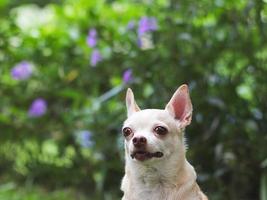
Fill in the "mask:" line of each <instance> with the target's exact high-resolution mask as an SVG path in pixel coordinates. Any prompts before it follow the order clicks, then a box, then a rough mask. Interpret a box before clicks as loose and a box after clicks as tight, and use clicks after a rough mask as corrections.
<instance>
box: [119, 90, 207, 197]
mask: <svg viewBox="0 0 267 200" xmlns="http://www.w3.org/2000/svg"><path fill="white" fill-rule="evenodd" d="M126 105H127V114H128V118H127V119H126V121H125V122H124V125H123V129H122V133H123V135H124V137H125V160H126V165H125V176H124V178H123V180H122V185H121V190H122V191H123V192H124V196H123V198H122V200H208V198H207V197H206V196H205V195H204V194H203V193H202V191H201V190H200V188H199V186H198V184H197V183H196V172H195V170H194V168H193V167H192V166H191V165H190V164H189V162H188V161H187V160H186V157H185V153H186V147H185V142H184V129H185V127H186V126H187V125H189V124H190V122H191V117H192V110H193V109H192V104H191V100H190V96H189V92H188V87H187V85H182V86H180V87H179V88H178V89H177V91H176V92H175V93H174V95H173V97H172V98H171V100H170V101H169V103H168V104H167V105H166V107H165V109H164V110H159V109H145V110H140V109H139V107H138V106H137V104H136V102H135V100H134V95H133V92H132V90H131V89H128V91H127V95H126Z"/></svg>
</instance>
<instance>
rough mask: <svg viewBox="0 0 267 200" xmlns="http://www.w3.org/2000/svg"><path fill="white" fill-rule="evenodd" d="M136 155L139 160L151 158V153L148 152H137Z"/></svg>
mask: <svg viewBox="0 0 267 200" xmlns="http://www.w3.org/2000/svg"><path fill="white" fill-rule="evenodd" d="M134 157H135V159H137V160H140V161H144V160H146V159H148V158H150V155H149V153H148V152H136V153H135V155H134Z"/></svg>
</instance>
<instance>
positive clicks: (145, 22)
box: [137, 17, 158, 37]
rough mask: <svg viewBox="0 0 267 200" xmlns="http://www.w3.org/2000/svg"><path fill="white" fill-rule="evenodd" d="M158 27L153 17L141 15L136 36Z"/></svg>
mask: <svg viewBox="0 0 267 200" xmlns="http://www.w3.org/2000/svg"><path fill="white" fill-rule="evenodd" d="M157 29H158V25H157V20H156V18H154V17H142V18H141V19H140V21H139V24H138V30H137V32H138V36H139V37H140V36H142V35H143V34H145V33H147V32H151V31H155V30H157Z"/></svg>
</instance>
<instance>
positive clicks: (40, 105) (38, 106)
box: [28, 98, 47, 117]
mask: <svg viewBox="0 0 267 200" xmlns="http://www.w3.org/2000/svg"><path fill="white" fill-rule="evenodd" d="M46 110H47V103H46V101H45V100H44V99H42V98H38V99H35V100H34V101H33V102H32V104H31V106H30V109H29V111H28V115H29V116H30V117H41V116H42V115H44V114H45V113H46Z"/></svg>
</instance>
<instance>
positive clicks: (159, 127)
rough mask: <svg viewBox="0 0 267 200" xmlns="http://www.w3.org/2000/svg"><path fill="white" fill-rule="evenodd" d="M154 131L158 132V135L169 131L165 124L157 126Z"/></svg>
mask: <svg viewBox="0 0 267 200" xmlns="http://www.w3.org/2000/svg"><path fill="white" fill-rule="evenodd" d="M154 131H155V132H156V133H157V134H158V135H166V134H167V133H168V130H167V129H166V128H165V127H163V126H157V127H156V128H155V129H154Z"/></svg>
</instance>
